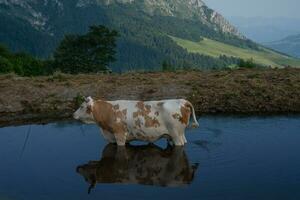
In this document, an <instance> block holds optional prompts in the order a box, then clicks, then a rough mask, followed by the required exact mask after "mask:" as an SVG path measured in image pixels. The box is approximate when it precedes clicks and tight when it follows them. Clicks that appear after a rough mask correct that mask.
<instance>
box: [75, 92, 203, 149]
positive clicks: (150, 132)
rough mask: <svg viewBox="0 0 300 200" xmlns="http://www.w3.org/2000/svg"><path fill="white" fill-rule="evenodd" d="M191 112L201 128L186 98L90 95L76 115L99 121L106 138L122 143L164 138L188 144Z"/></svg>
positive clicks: (84, 120) (87, 121)
mask: <svg viewBox="0 0 300 200" xmlns="http://www.w3.org/2000/svg"><path fill="white" fill-rule="evenodd" d="M191 114H192V116H193V120H194V122H193V123H192V127H198V126H199V124H198V122H197V120H196V116H195V110H194V107H193V105H192V104H191V103H190V102H189V101H187V100H184V99H171V100H161V101H127V100H117V101H104V100H93V99H92V98H91V97H88V98H86V99H85V102H83V103H82V105H81V106H80V108H79V109H78V110H77V111H76V112H75V113H74V114H73V117H74V118H75V119H77V120H81V121H83V122H85V123H96V124H98V125H99V126H100V127H101V128H102V134H103V136H104V138H105V139H106V140H108V141H109V142H110V143H117V144H118V145H120V146H124V145H125V143H126V142H130V141H132V140H141V141H146V142H155V141H156V140H159V139H160V138H163V137H165V138H167V139H168V140H171V141H172V142H173V144H174V145H176V146H183V145H184V144H185V143H187V141H186V138H185V135H184V134H185V133H184V131H185V129H186V127H187V126H188V125H189V121H190V115H191Z"/></svg>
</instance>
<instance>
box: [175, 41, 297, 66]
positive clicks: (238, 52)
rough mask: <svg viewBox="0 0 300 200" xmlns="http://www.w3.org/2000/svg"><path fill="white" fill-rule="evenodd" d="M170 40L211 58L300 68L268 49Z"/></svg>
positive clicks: (290, 60)
mask: <svg viewBox="0 0 300 200" xmlns="http://www.w3.org/2000/svg"><path fill="white" fill-rule="evenodd" d="M171 38H172V39H173V40H174V41H175V42H176V43H177V44H178V45H179V46H181V47H183V48H185V49H187V50H188V51H189V52H193V53H200V54H205V55H209V56H213V57H219V56H220V55H226V56H234V57H239V58H243V59H250V58H253V59H254V60H255V62H257V63H259V64H263V65H267V66H273V67H282V66H283V65H291V66H295V67H300V60H299V59H295V58H292V57H289V56H285V55H282V54H279V53H276V52H274V51H271V50H269V49H265V48H264V49H263V51H255V50H250V49H243V48H239V47H235V46H232V45H228V44H224V43H222V42H218V41H215V40H211V39H207V38H204V40H202V41H200V42H193V41H190V40H185V39H181V38H177V37H172V36H171Z"/></svg>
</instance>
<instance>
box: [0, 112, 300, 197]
mask: <svg viewBox="0 0 300 200" xmlns="http://www.w3.org/2000/svg"><path fill="white" fill-rule="evenodd" d="M200 126H201V127H200V128H199V129H190V130H187V132H186V136H187V140H188V144H187V145H186V146H185V147H184V148H171V147H168V146H166V141H164V140H162V141H159V142H158V143H157V144H156V145H157V146H154V145H145V144H142V143H133V144H132V145H131V146H128V147H126V148H117V147H116V146H114V145H107V144H106V142H105V141H104V139H103V138H102V136H101V135H100V134H99V129H98V127H96V126H94V125H82V124H78V123H74V122H73V123H72V122H64V123H53V124H48V125H26V126H18V127H5V128H1V129H0V159H1V164H0V200H2V199H3V200H4V199H5V200H8V199H17V200H21V199H26V200H27V199H30V200H35V199H38V200H44V199H49V200H50V199H51V200H53V199H55V200H58V199H181V200H182V199H208V200H210V199H230V200H232V199H243V200H245V199H251V200H252V199H295V200H296V199H297V200H298V199H300V117H299V116H292V117H247V118H238V117H202V118H201V119H200Z"/></svg>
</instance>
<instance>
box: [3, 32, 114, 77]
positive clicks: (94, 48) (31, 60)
mask: <svg viewBox="0 0 300 200" xmlns="http://www.w3.org/2000/svg"><path fill="white" fill-rule="evenodd" d="M117 36H118V33H117V32H116V31H115V30H109V29H108V28H106V27H105V26H91V27H90V29H89V32H88V33H87V34H85V35H66V36H65V38H64V39H63V40H62V41H61V43H60V45H59V46H58V47H57V49H56V50H55V52H54V57H53V59H50V60H40V59H37V58H35V57H33V56H31V55H29V54H26V53H12V52H10V51H9V50H8V49H7V48H6V47H5V46H3V45H1V46H0V73H10V72H14V73H16V74H18V75H20V76H37V75H47V74H50V73H53V72H54V71H61V72H64V73H70V74H77V73H97V72H104V71H108V70H109V68H108V66H109V64H110V63H111V62H113V61H115V54H116V38H117Z"/></svg>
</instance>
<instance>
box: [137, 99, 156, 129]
mask: <svg viewBox="0 0 300 200" xmlns="http://www.w3.org/2000/svg"><path fill="white" fill-rule="evenodd" d="M135 107H136V108H137V111H136V112H133V114H132V116H133V118H138V117H139V116H140V117H143V118H144V120H145V127H147V128H151V127H155V128H157V127H159V126H160V123H159V121H158V120H157V118H155V117H150V116H149V114H150V113H151V105H145V104H144V102H142V101H139V102H138V103H137V104H136V106H135ZM135 124H136V125H137V126H138V127H139V128H141V125H142V124H141V121H140V119H138V120H136V121H135Z"/></svg>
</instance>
